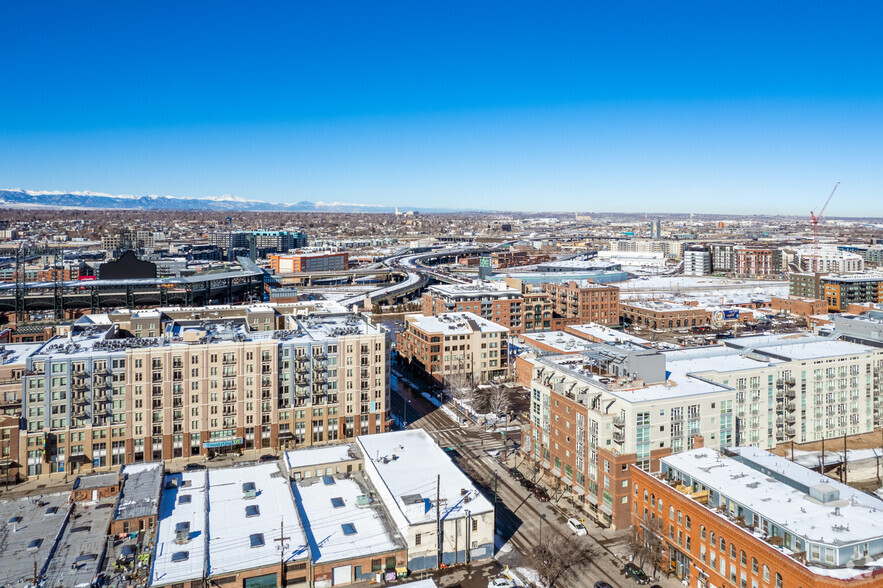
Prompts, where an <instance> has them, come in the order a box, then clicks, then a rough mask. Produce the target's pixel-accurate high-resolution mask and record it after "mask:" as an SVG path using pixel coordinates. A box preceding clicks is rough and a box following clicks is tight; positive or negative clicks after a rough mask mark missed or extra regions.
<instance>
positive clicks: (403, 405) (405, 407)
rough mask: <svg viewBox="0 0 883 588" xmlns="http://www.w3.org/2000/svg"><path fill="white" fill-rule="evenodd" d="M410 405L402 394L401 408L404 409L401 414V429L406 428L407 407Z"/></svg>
mask: <svg viewBox="0 0 883 588" xmlns="http://www.w3.org/2000/svg"><path fill="white" fill-rule="evenodd" d="M409 404H411V401H410V400H408V399H407V398H405V396H404V394H403V395H402V407H403V408H404V409H405V410H404V412H403V413H402V428H403V429H407V428H408V405H409Z"/></svg>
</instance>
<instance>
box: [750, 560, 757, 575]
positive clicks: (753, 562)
mask: <svg viewBox="0 0 883 588" xmlns="http://www.w3.org/2000/svg"><path fill="white" fill-rule="evenodd" d="M751 571H752V572H754V573H755V574H756V573H757V558H756V557H752V558H751Z"/></svg>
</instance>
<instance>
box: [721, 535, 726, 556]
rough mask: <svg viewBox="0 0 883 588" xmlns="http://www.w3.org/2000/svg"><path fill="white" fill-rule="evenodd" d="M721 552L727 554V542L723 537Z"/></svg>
mask: <svg viewBox="0 0 883 588" xmlns="http://www.w3.org/2000/svg"><path fill="white" fill-rule="evenodd" d="M721 551H723V552H724V553H726V552H727V540H726V539H724V538H723V537H721Z"/></svg>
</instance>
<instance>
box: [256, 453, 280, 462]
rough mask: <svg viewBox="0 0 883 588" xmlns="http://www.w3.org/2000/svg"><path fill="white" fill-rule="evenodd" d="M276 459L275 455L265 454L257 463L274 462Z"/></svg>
mask: <svg viewBox="0 0 883 588" xmlns="http://www.w3.org/2000/svg"><path fill="white" fill-rule="evenodd" d="M276 459H277V458H276V456H275V455H270V454H267V455H262V456H261V458H260V459H259V460H258V462H259V463H266V462H268V461H276Z"/></svg>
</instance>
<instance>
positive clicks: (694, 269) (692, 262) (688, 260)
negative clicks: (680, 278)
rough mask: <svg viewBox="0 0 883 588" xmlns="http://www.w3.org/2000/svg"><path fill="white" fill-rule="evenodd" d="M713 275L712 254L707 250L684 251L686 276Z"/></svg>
mask: <svg viewBox="0 0 883 588" xmlns="http://www.w3.org/2000/svg"><path fill="white" fill-rule="evenodd" d="M710 273H711V253H710V252H709V251H707V250H705V249H686V250H685V251H684V275H687V276H707V275H708V274H710Z"/></svg>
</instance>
